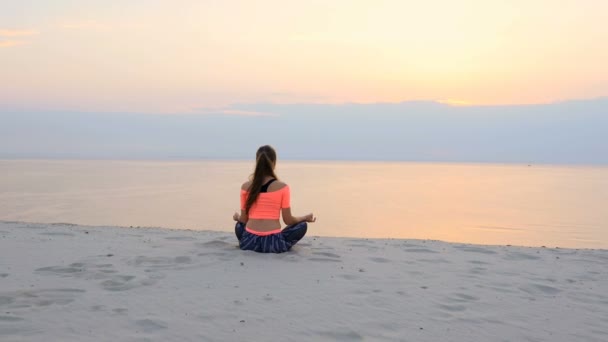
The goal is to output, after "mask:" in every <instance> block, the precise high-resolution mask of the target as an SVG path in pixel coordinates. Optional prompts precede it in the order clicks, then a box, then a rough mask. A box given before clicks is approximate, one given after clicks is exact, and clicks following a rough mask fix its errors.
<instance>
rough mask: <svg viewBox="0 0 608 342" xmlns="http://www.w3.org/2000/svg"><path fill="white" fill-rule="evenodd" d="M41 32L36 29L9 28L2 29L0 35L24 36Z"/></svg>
mask: <svg viewBox="0 0 608 342" xmlns="http://www.w3.org/2000/svg"><path fill="white" fill-rule="evenodd" d="M37 34H40V32H38V31H35V30H9V29H0V37H24V36H34V35H37Z"/></svg>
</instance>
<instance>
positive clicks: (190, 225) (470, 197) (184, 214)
mask: <svg viewBox="0 0 608 342" xmlns="http://www.w3.org/2000/svg"><path fill="white" fill-rule="evenodd" d="M253 167H254V165H253V162H252V161H217V160H162V161H161V160H0V176H1V177H0V220H2V221H24V222H42V223H73V224H82V225H95V226H124V227H164V228H177V229H193V230H217V231H226V232H230V231H233V230H234V222H233V221H232V215H233V213H234V212H236V211H238V210H239V191H240V186H241V184H242V183H243V182H244V181H246V180H247V179H248V177H249V176H250V175H251V173H252V171H253ZM276 172H277V175H278V177H279V178H280V179H281V180H283V181H284V182H286V183H288V184H289V185H290V187H291V194H292V198H291V204H292V205H291V207H292V212H293V213H294V214H295V215H304V214H308V213H314V215H315V216H316V217H317V222H315V223H312V224H310V225H309V231H308V235H310V236H333V237H358V238H394V239H430V240H442V241H448V242H457V243H470V244H484V245H518V246H536V247H538V246H546V247H551V248H554V247H561V248H601V249H606V248H608V166H578V165H577V166H570V165H534V164H532V165H530V164H484V163H479V164H476V163H418V162H368V161H365V162H364V161H361V162H354V161H281V160H279V161H278V163H277V169H276Z"/></svg>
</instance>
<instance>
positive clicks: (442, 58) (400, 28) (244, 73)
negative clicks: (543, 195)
mask: <svg viewBox="0 0 608 342" xmlns="http://www.w3.org/2000/svg"><path fill="white" fill-rule="evenodd" d="M607 13H608V1H604V0H560V1H555V0H525V1H524V0H510V1H504V0H502V1H497V0H478V1H477V0H460V1H447V0H444V1H437V0H429V1H417V0H416V1H409V0H395V1H389V0H374V1H363V0H361V1H355V0H334V1H325V0H309V1H286V0H260V1H249V0H242V1H237V0H226V1H204V0H179V1H155V0H130V1H123V0H120V1H114V0H104V1H97V0H88V1H67V0H53V1H41V0H38V1H36V0H20V1H2V5H1V10H0V113H7V112H9V111H11V112H15V111H30V112H31V111H39V112H42V111H46V112H57V111H62V112H67V111H70V112H89V113H102V112H103V113H150V114H188V113H189V114H197V113H202V114H205V113H208V112H217V111H218V110H220V111H222V110H223V111H225V112H226V114H228V115H241V116H247V115H255V113H248V112H238V111H235V110H234V109H233V107H235V106H238V105H239V104H255V103H270V104H295V103H297V104H310V103H315V104H345V103H358V104H370V103H401V102H403V101H438V102H442V103H447V104H452V105H459V106H462V105H486V106H489V105H521V104H546V103H553V102H559V101H565V100H573V99H593V98H598V97H603V96H607V95H608V66H607V64H606V61H607V60H608V44H606V43H605V42H607V41H608V25H606V24H605V19H606V15H607Z"/></svg>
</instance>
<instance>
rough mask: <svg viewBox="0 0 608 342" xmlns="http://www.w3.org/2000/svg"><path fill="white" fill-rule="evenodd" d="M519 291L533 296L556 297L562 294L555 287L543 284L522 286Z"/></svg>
mask: <svg viewBox="0 0 608 342" xmlns="http://www.w3.org/2000/svg"><path fill="white" fill-rule="evenodd" d="M519 289H520V290H522V291H524V292H526V293H529V294H531V295H555V294H558V293H560V292H562V290H560V289H558V288H555V287H553V286H548V285H541V284H529V285H526V286H522V287H520V288H519Z"/></svg>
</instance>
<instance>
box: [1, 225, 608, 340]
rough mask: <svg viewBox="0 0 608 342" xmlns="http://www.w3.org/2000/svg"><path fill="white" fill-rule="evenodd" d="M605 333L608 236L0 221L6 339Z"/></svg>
mask: <svg viewBox="0 0 608 342" xmlns="http://www.w3.org/2000/svg"><path fill="white" fill-rule="evenodd" d="M244 340H249V341H270V340H273V341H311V340H314V341H357V340H365V341H608V251H607V250H575V249H562V248H559V249H558V248H528V247H513V246H483V245H467V244H455V243H445V242H439V241H424V240H391V239H388V240H387V239H384V240H380V239H378V240H372V239H358V238H328V237H321V238H319V237H313V236H307V237H305V238H304V239H303V240H302V242H301V243H300V244H298V245H297V246H296V247H294V249H293V251H292V252H290V253H285V254H279V255H274V254H272V255H271V254H257V253H254V252H248V251H247V252H246V251H241V250H240V249H238V248H237V244H236V239H235V237H234V235H233V234H230V233H225V232H212V231H188V230H169V229H160V228H122V227H89V226H76V225H69V224H33V223H22V222H0V341H3V342H4V341H244Z"/></svg>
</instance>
